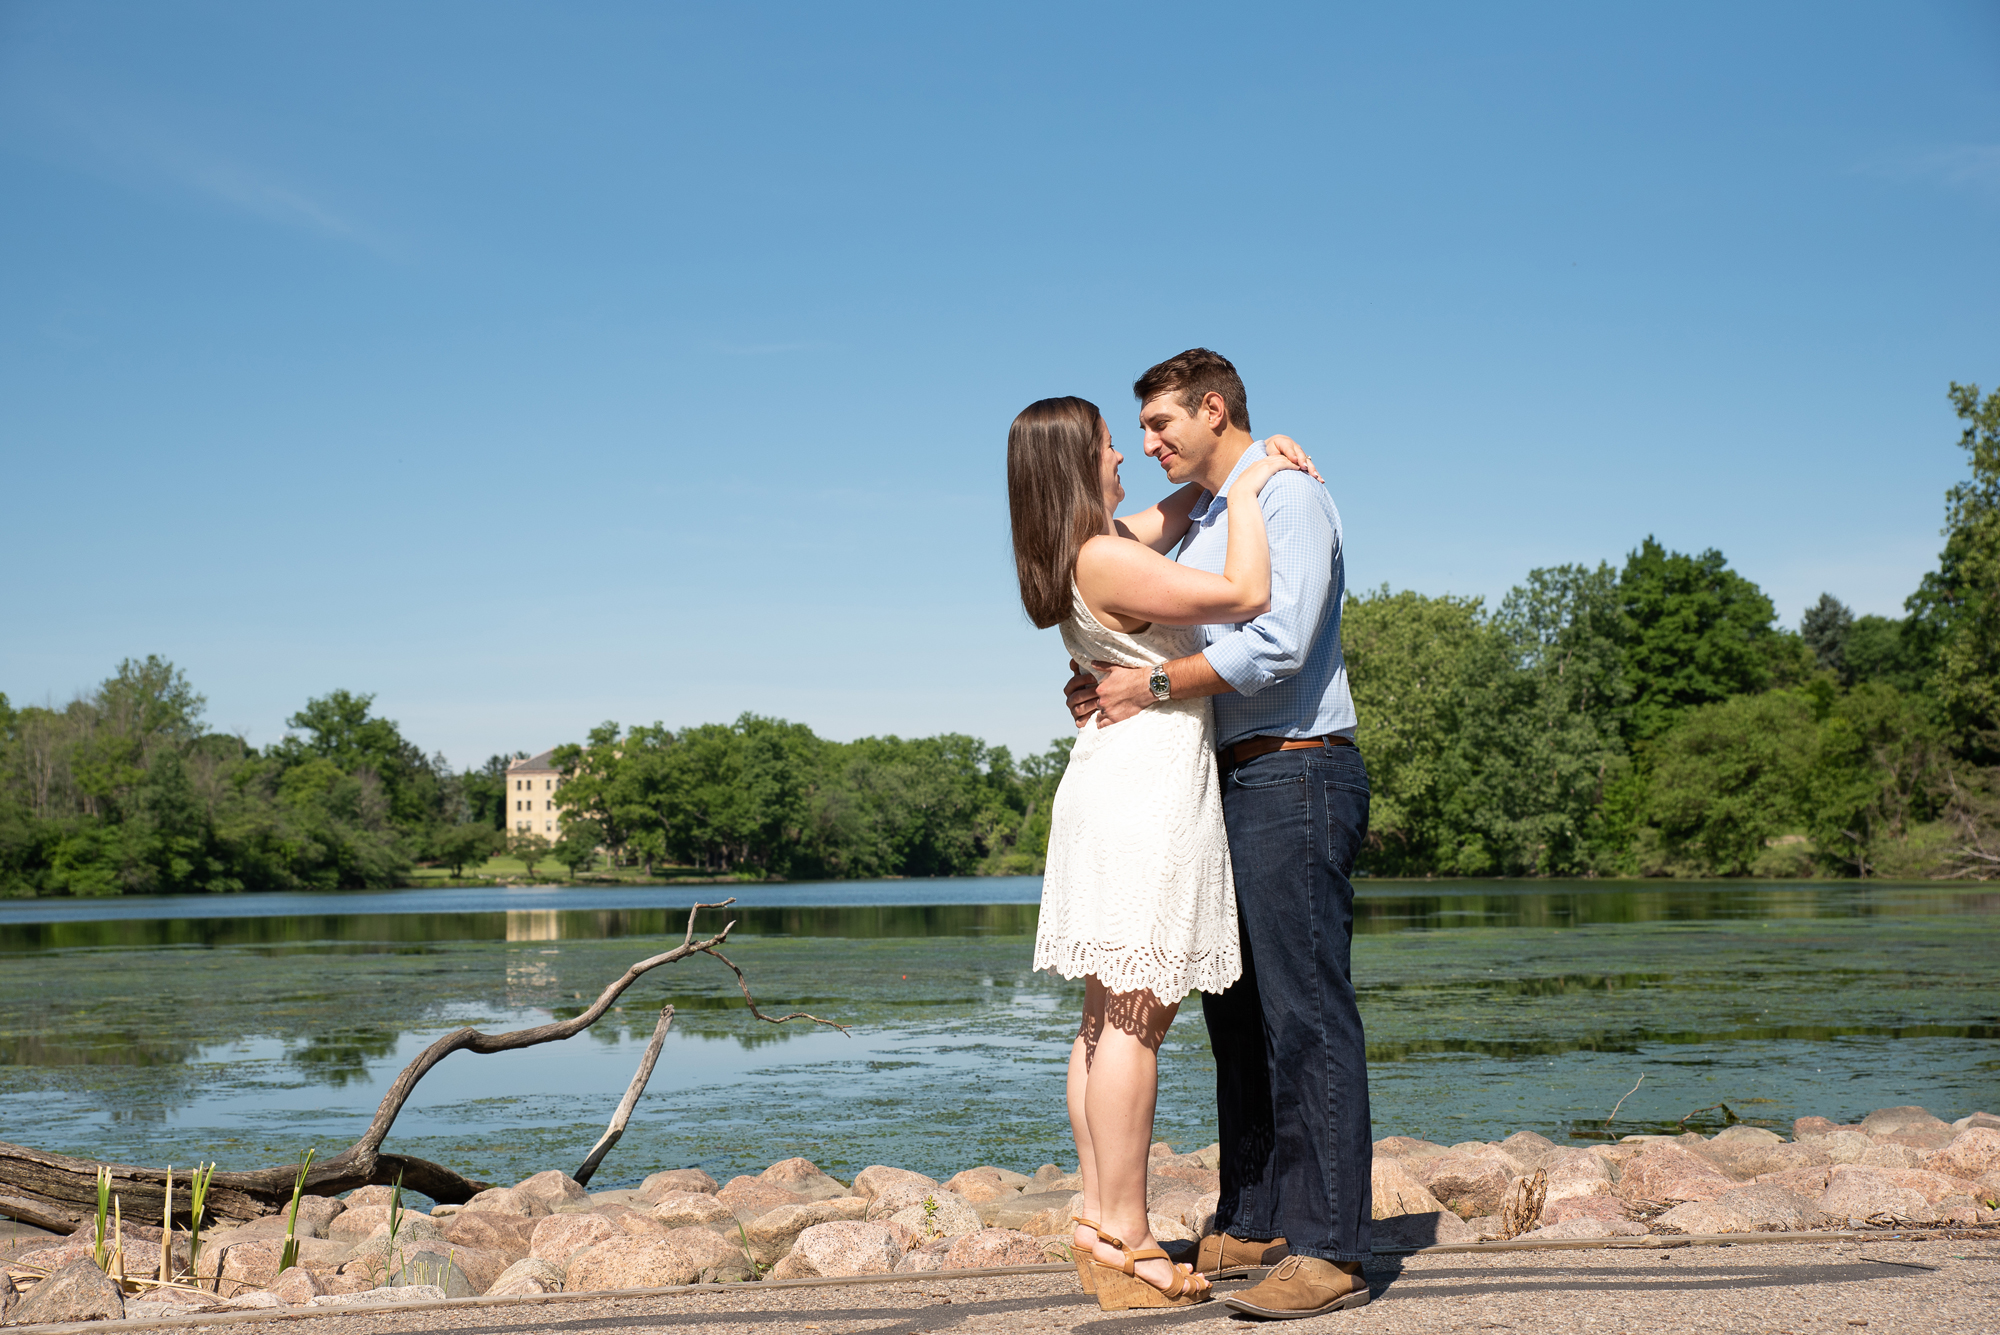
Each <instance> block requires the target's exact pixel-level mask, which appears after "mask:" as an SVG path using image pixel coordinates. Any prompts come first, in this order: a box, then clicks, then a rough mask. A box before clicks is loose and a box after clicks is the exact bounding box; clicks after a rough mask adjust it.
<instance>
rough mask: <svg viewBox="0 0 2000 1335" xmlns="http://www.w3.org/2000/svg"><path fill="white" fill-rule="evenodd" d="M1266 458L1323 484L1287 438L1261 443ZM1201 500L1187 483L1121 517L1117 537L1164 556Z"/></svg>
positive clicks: (1194, 484)
mask: <svg viewBox="0 0 2000 1335" xmlns="http://www.w3.org/2000/svg"><path fill="white" fill-rule="evenodd" d="M1264 452H1265V453H1266V454H1281V455H1283V456H1284V457H1285V458H1287V459H1290V460H1291V461H1292V462H1293V463H1295V464H1297V465H1298V466H1299V467H1300V468H1302V469H1304V470H1305V471H1306V472H1308V473H1310V474H1312V479H1313V481H1315V482H1324V481H1326V479H1325V478H1323V477H1321V476H1320V475H1319V470H1318V469H1316V468H1314V467H1313V466H1312V456H1311V455H1309V454H1307V453H1306V452H1305V450H1304V449H1303V448H1302V447H1301V446H1300V445H1299V443H1298V442H1297V441H1295V440H1293V439H1292V438H1291V437H1290V436H1268V437H1266V438H1265V440H1264ZM1200 496H1201V484H1200V483H1199V482H1190V483H1188V484H1187V485H1186V486H1185V487H1182V488H1181V489H1180V490H1179V491H1176V492H1175V493H1174V494H1173V495H1171V496H1169V497H1167V499H1165V500H1164V501H1161V502H1160V503H1159V504H1158V505H1149V506H1147V507H1146V508H1145V509H1143V510H1141V511H1139V512H1138V513H1137V514H1130V515H1121V516H1119V517H1118V519H1117V520H1116V523H1117V525H1118V536H1119V537H1121V538H1131V539H1133V540H1134V541H1136V542H1143V543H1145V544H1146V545H1147V546H1148V547H1151V548H1152V549H1153V550H1154V551H1156V552H1158V553H1159V554H1160V555H1162V556H1165V555H1166V554H1167V553H1168V552H1170V551H1172V550H1173V549H1174V544H1175V543H1177V542H1179V541H1180V540H1181V538H1182V537H1183V536H1185V535H1186V533H1187V530H1188V515H1189V513H1190V512H1192V511H1193V509H1194V503H1195V501H1196V500H1197V499H1199V498H1200Z"/></svg>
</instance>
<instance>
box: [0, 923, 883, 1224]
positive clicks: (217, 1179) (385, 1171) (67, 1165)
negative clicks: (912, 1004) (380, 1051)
mask: <svg viewBox="0 0 2000 1335" xmlns="http://www.w3.org/2000/svg"><path fill="white" fill-rule="evenodd" d="M735 902H736V901H735V899H733V898H731V899H725V900H723V901H722V902H721V903H719V904H696V905H694V906H693V907H692V908H690V909H689V910H688V925H687V931H686V933H685V934H684V935H683V936H682V938H681V943H680V944H679V945H678V946H675V947H674V948H673V949H672V950H666V951H662V952H661V953H659V954H657V955H653V956H650V957H648V958H646V959H643V960H639V961H638V962H637V963H635V964H633V965H631V966H630V967H628V968H627V969H626V970H625V972H624V973H623V974H621V975H620V976H619V977H618V978H617V979H615V980H613V981H612V982H611V983H610V984H609V985H607V986H606V987H605V988H604V990H603V991H602V992H600V993H598V995H597V999H596V1000H595V1001H593V1002H592V1003H591V1004H590V1005H589V1006H588V1007H587V1008H585V1009H584V1010H583V1011H581V1012H580V1013H578V1014H576V1015H574V1016H572V1017H570V1018H569V1019H567V1020H560V1021H555V1022H553V1023H550V1024H542V1025H535V1026H533V1027H531V1028H527V1029H516V1030H513V1031H511V1032H508V1033H504V1034H487V1033H482V1032H480V1031H479V1030H477V1029H470V1028H467V1029H454V1030H453V1031H452V1032H451V1033H449V1034H446V1035H444V1036H443V1037H441V1038H439V1039H438V1040H437V1041H436V1042H434V1043H432V1044H431V1045H430V1046H429V1047H427V1048H425V1049H424V1050H423V1051H422V1052H421V1053H419V1054H418V1055H417V1057H416V1059H415V1060H413V1061H412V1062H411V1063H410V1064H409V1065H408V1066H405V1067H404V1068H403V1070H402V1072H401V1073H400V1074H398V1075H397V1077H396V1079H395V1081H394V1082H393V1083H392V1084H391V1085H390V1086H389V1089H388V1091H387V1092H386V1093H385V1094H384V1095H383V1096H382V1101H381V1103H380V1104H378V1105H377V1106H376V1109H375V1115H374V1117H373V1118H372V1119H370V1121H369V1123H368V1129H367V1131H365V1132H364V1133H363V1134H362V1136H361V1138H360V1139H359V1140H357V1141H355V1142H354V1144H352V1145H350V1146H349V1147H348V1148H347V1149H345V1150H342V1151H341V1152H340V1153H339V1154H336V1155H334V1156H332V1157H331V1158H328V1159H324V1160H321V1161H320V1162H318V1163H314V1164H311V1165H310V1166H309V1167H308V1168H307V1170H306V1172H305V1174H304V1190H305V1191H306V1192H308V1193H310V1194H312V1195H318V1196H332V1195H338V1194H339V1193H341V1192H345V1191H351V1190H353V1189H354V1188H356V1187H364V1186H370V1185H374V1184H386V1183H389V1182H394V1181H399V1180H400V1181H401V1182H402V1184H403V1186H404V1187H406V1188H408V1189H409V1190H411V1191H417V1192H421V1193H423V1194H424V1195H426V1196H429V1197H430V1198H431V1199H432V1200H435V1201H437V1202H439V1203H440V1204H448V1205H456V1204H462V1203H464V1202H465V1201H468V1200H470V1199H471V1198H472V1197H473V1196H475V1195H477V1194H478V1193H480V1192H481V1191H485V1190H486V1189H487V1188H488V1187H490V1186H491V1185H492V1184H491V1183H487V1182H480V1181H475V1180H473V1179H471V1178H466V1177H462V1176H460V1175H459V1174H458V1173H456V1172H453V1171H452V1170H451V1169H449V1168H446V1167H445V1166H443V1165H442V1164H435V1163H432V1162H430V1161H429V1160H427V1159H415V1158H410V1157H408V1156H406V1155H401V1154H385V1153H383V1152H382V1142H383V1141H384V1140H385V1139H387V1137H388V1135H389V1131H390V1129H391V1128H392V1127H393V1126H394V1125H395V1124H396V1117H397V1115H398V1114H399V1113H401V1112H402V1110H403V1105H404V1104H405V1103H407V1102H408V1101H409V1098H410V1095H411V1094H412V1093H414V1092H415V1090H416V1087H417V1082H418V1081H420V1080H422V1079H423V1078H424V1076H425V1075H427V1074H428V1073H429V1072H430V1071H431V1069H432V1068H434V1067H435V1066H436V1065H437V1064H438V1063H439V1062H441V1061H443V1060H444V1059H445V1058H446V1057H449V1056H450V1055H451V1054H452V1053H454V1052H475V1053H481V1054H489V1053H495V1052H513V1051H516V1050H518V1049H520V1048H530V1047H535V1046H537V1045H539V1044H542V1043H554V1042H559V1041H561V1040H563V1039H566V1038H571V1037H574V1036H575V1035H577V1034H580V1033H582V1032H583V1031H584V1030H586V1029H588V1028H590V1026H591V1025H593V1024H595V1023H596V1022H597V1021H598V1020H599V1019H601V1018H602V1017H603V1016H604V1014H605V1013H606V1012H607V1011H609V1010H610V1009H611V1006H612V1003H613V1002H615V1001H617V1000H618V998H619V997H621V996H623V995H624V993H625V992H626V990H627V989H628V988H630V987H631V986H632V984H634V983H636V982H637V981H639V979H641V978H643V977H644V976H645V975H647V974H649V973H651V972H652V971H653V970H655V969H658V968H660V967H662V966H663V965H667V964H673V963H676V962H678V961H680V960H684V959H686V958H687V957H688V956H690V955H696V954H703V955H713V956H714V957H715V958H716V959H718V960H721V961H722V963H723V965H724V966H726V967H727V968H728V969H729V971H730V972H731V973H733V974H735V975H736V985H737V987H738V988H739V989H740V990H741V991H742V993H743V1001H744V1004H745V1005H746V1006H748V1007H749V1008H750V1013H751V1014H752V1015H755V1016H756V1017H757V1018H758V1019H760V1020H763V1021H766V1022H767V1023H770V1024H783V1023H785V1022H786V1021H787V1020H810V1021H812V1022H813V1023H814V1024H819V1025H825V1026H827V1027H828V1028H830V1029H838V1030H840V1031H841V1032H842V1033H846V1032H847V1026H845V1025H841V1024H836V1023H834V1022H833V1021H832V1020H822V1019H820V1018H819V1017H818V1016H816V1015H809V1014H807V1013H806V1012H804V1011H795V1012H793V1013H792V1014H790V1015H783V1016H771V1015H766V1014H764V1013H763V1011H761V1010H759V1009H758V1007H757V1001H756V998H754V997H753V996H751V995H750V984H749V982H748V980H747V979H745V978H744V976H743V970H741V969H739V968H737V967H736V965H735V964H734V963H733V962H731V961H730V959H729V958H728V957H727V956H725V955H723V954H722V953H721V951H720V950H718V949H717V947H719V946H721V945H722V944H723V943H724V942H726V941H727V940H728V939H729V934H730V932H732V931H734V930H735V928H736V924H735V922H734V921H731V922H729V923H727V924H726V925H724V927H723V928H722V930H721V931H719V932H717V933H715V934H714V935H713V936H709V937H705V938H703V939H701V940H699V941H697V940H696V939H695V935H694V929H695V919H696V917H697V915H699V914H700V912H701V911H702V910H703V909H721V908H727V907H729V906H730V905H731V904H734V903H735ZM671 1013H672V1011H671V1008H668V1010H667V1012H666V1013H665V1014H664V1015H663V1017H662V1021H661V1025H660V1028H659V1029H658V1030H656V1032H655V1034H654V1042H655V1044H658V1043H659V1042H662V1041H663V1040H664V1038H665V1028H666V1022H667V1017H669V1016H671ZM649 1051H651V1052H652V1056H651V1058H649V1061H648V1064H647V1065H646V1066H645V1067H644V1068H643V1077H644V1078H640V1077H635V1079H634V1088H633V1089H630V1090H627V1092H626V1096H627V1098H628V1100H630V1101H631V1102H632V1103H633V1104H635V1105H636V1103H637V1102H638V1096H639V1093H640V1092H643V1090H644V1087H645V1080H646V1079H650V1077H651V1074H652V1067H651V1064H650V1062H651V1060H654V1059H657V1056H658V1054H657V1051H653V1050H652V1049H650V1048H649ZM621 1110H622V1113H623V1115H625V1116H627V1117H629V1115H630V1109H629V1108H625V1107H624V1105H622V1104H621ZM614 1122H616V1119H614ZM617 1130H618V1132H619V1133H620V1134H622V1133H623V1130H624V1127H623V1124H622V1123H617ZM607 1136H609V1139H608V1140H605V1141H600V1142H599V1146H598V1147H597V1148H595V1149H593V1150H592V1152H591V1153H592V1155H593V1156H595V1158H596V1159H601V1158H602V1157H603V1153H602V1152H603V1151H608V1150H609V1149H610V1148H611V1146H612V1145H613V1144H616V1143H617V1136H615V1135H610V1133H609V1132H607ZM585 1163H586V1165H587V1166H589V1167H590V1168H591V1169H592V1170H593V1171H594V1170H595V1168H596V1163H595V1162H594V1161H593V1160H591V1159H586V1160H585ZM100 1168H109V1169H110V1170H111V1189H112V1191H113V1192H114V1193H115V1194H116V1195H117V1196H118V1198H119V1200H120V1201H121V1202H122V1205H123V1208H124V1210H125V1212H126V1213H127V1214H129V1215H130V1216H131V1217H132V1218H133V1219H134V1220H145V1221H147V1222H149V1223H150V1222H157V1221H159V1220H161V1219H162V1217H163V1216H164V1215H165V1213H166V1175H165V1174H164V1173H162V1172H160V1171H158V1170H156V1169H151V1168H140V1167H136V1166H132V1165H127V1164H103V1163H100V1162H98V1161H97V1160H94V1159H73V1158H70V1157H69V1156H67V1155H61V1154H47V1153H43V1152H42V1151H39V1150H32V1149H28V1148H27V1147H25V1146H21V1145H10V1144H7V1143H5V1142H0V1215H5V1216H7V1217H9V1218H12V1219H18V1220H20V1221H21V1222H23V1223H27V1224H34V1225H36V1226H37V1227H40V1228H47V1229H53V1230H55V1231H57V1232H61V1233H73V1232H75V1231H76V1230H77V1229H78V1228H80V1227H82V1226H83V1223H84V1221H85V1220H86V1219H88V1218H90V1217H91V1215H92V1212H93V1210H94V1209H95V1206H96V1201H97V1171H98V1169H100ZM299 1176H300V1165H298V1164H285V1165H281V1166H278V1167H273V1168H260V1169H256V1170H254V1171H251V1172H242V1173H216V1174H215V1175H214V1178H213V1185H212V1186H211V1187H210V1190H209V1195H208V1199H207V1204H206V1208H205V1209H204V1211H203V1214H204V1216H205V1218H207V1219H228V1220H247V1219H255V1218H258V1217H260V1216H263V1215H266V1214H271V1213H273V1212H275V1211H277V1210H278V1209H280V1208H282V1207H283V1206H284V1205H285V1203H286V1202H288V1201H289V1200H290V1199H291V1197H292V1194H293V1191H294V1187H295V1184H296V1183H297V1182H298V1181H299ZM175 1219H176V1221H182V1220H183V1219H184V1216H183V1215H182V1214H180V1213H176V1215H175Z"/></svg>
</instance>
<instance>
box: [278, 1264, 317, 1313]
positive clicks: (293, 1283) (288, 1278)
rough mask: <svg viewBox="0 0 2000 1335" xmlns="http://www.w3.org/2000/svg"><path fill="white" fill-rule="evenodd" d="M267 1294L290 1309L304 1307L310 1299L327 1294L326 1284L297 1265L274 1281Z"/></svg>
mask: <svg viewBox="0 0 2000 1335" xmlns="http://www.w3.org/2000/svg"><path fill="white" fill-rule="evenodd" d="M265 1292H267V1293H269V1294H270V1295H271V1296H272V1297H274V1298H276V1299H278V1300H279V1301H280V1302H282V1303H284V1304H285V1305H286V1306H288V1307H303V1306H305V1304H306V1302H307V1300H308V1299H312V1298H317V1297H319V1296H320V1295H321V1294H322V1293H325V1292H326V1284H325V1283H324V1282H323V1281H322V1280H321V1279H320V1277H319V1276H318V1275H315V1274H314V1273H313V1272H312V1271H310V1270H308V1269H306V1268H305V1267H304V1266H297V1265H295V1266H293V1267H292V1268H291V1269H290V1270H286V1271H283V1272H281V1273H280V1274H279V1275H278V1277H277V1278H276V1279H274V1280H272V1281H271V1287H270V1288H268V1289H266V1290H265Z"/></svg>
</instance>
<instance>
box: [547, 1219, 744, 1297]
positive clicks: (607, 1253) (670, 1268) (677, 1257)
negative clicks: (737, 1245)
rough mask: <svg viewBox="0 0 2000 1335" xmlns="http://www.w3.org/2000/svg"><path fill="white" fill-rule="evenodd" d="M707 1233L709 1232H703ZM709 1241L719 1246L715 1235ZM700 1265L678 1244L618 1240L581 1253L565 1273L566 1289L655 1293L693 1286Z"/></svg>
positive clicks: (600, 1244)
mask: <svg viewBox="0 0 2000 1335" xmlns="http://www.w3.org/2000/svg"><path fill="white" fill-rule="evenodd" d="M700 1231H701V1232H703V1233H708V1230H706V1229H702V1230H700ZM708 1236H709V1237H710V1238H714V1239H715V1240H716V1241H718V1242H720V1241H721V1239H720V1238H716V1236H715V1234H713V1233H708ZM701 1269H702V1267H701V1262H700V1260H699V1259H698V1258H697V1257H696V1256H695V1255H694V1254H693V1252H692V1251H690V1250H689V1249H688V1248H686V1247H684V1246H681V1245H680V1244H679V1243H678V1242H677V1241H674V1240H670V1239H665V1238H659V1239H649V1238H634V1237H616V1238H609V1239H606V1240H605V1241H603V1242H600V1243H598V1244H597V1245H596V1246H595V1247H589V1248H586V1249H584V1250H583V1251H581V1252H578V1253H577V1254H576V1255H575V1256H574V1257H572V1258H570V1262H569V1265H568V1267H567V1268H566V1269H565V1271H564V1273H563V1289H564V1291H565V1292H567V1293H582V1292H585V1291H588V1290H592V1289H652V1288H663V1287H666V1286H668V1285H673V1284H692V1283H694V1282H695V1281H696V1280H697V1279H698V1278H699V1277H700V1275H701Z"/></svg>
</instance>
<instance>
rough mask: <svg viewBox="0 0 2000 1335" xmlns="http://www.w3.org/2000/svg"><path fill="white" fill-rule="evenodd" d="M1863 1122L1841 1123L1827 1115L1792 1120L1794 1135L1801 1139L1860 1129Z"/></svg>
mask: <svg viewBox="0 0 2000 1335" xmlns="http://www.w3.org/2000/svg"><path fill="white" fill-rule="evenodd" d="M1860 1129H1861V1124H1860V1123H1858V1122H1855V1123H1840V1122H1834V1121H1831V1120H1829V1119H1827V1118H1825V1117H1800V1118H1797V1119H1795V1120H1794V1121H1793V1122H1792V1135H1794V1136H1795V1137H1797V1138H1798V1139H1800V1140H1806V1139H1808V1138H1814V1137H1819V1136H1830V1135H1832V1134H1833V1133H1834V1132H1836V1131H1859V1130H1860Z"/></svg>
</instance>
